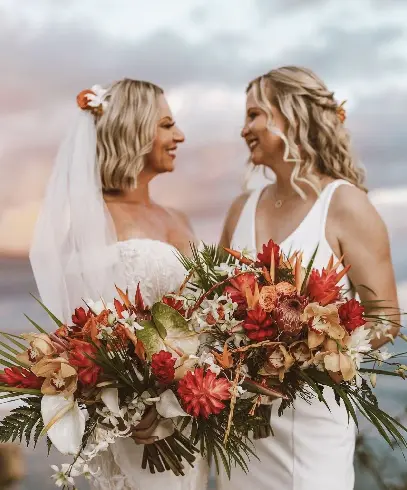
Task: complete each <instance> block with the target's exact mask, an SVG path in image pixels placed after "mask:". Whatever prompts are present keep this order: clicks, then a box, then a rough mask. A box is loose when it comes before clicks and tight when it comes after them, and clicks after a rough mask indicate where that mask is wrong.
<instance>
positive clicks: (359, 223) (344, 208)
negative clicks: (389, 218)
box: [329, 185, 387, 239]
mask: <svg viewBox="0 0 407 490" xmlns="http://www.w3.org/2000/svg"><path fill="white" fill-rule="evenodd" d="M329 213H330V218H331V220H332V222H333V223H334V225H335V228H336V230H337V231H338V238H339V239H341V238H342V239H343V238H344V237H345V236H349V234H351V235H353V236H354V237H355V238H359V239H363V237H366V238H369V239H370V238H373V237H376V238H379V239H380V238H384V239H385V238H386V237H387V229H386V225H385V224H384V221H383V219H382V218H381V216H380V214H379V213H378V212H377V210H376V208H375V207H374V205H373V204H372V202H371V201H370V199H369V196H368V195H367V194H366V192H364V191H362V190H361V189H358V188H357V187H355V186H350V185H341V186H340V187H338V188H337V189H336V191H335V193H334V195H333V197H332V202H331V205H330V208H329Z"/></svg>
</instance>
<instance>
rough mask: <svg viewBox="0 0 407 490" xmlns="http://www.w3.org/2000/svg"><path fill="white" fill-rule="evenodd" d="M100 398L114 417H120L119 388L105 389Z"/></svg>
mask: <svg viewBox="0 0 407 490" xmlns="http://www.w3.org/2000/svg"><path fill="white" fill-rule="evenodd" d="M100 397H101V399H102V401H103V403H104V404H105V405H106V407H107V408H108V409H109V410H110V412H111V413H112V414H113V415H118V416H120V407H119V390H118V389H117V388H104V389H103V390H102V392H101V394H100Z"/></svg>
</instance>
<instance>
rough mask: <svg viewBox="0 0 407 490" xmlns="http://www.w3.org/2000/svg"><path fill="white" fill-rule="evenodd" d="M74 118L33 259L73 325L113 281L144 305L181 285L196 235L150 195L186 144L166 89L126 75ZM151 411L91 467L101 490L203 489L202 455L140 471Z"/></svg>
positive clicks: (50, 298) (50, 299)
mask: <svg viewBox="0 0 407 490" xmlns="http://www.w3.org/2000/svg"><path fill="white" fill-rule="evenodd" d="M78 104H79V106H80V108H81V109H82V110H81V111H79V112H80V113H79V115H78V121H77V123H76V125H75V127H74V128H73V131H72V133H71V134H70V136H69V137H68V139H67V140H66V141H65V143H64V144H63V145H62V147H61V150H60V153H59V156H58V158H57V162H56V164H55V167H54V170H53V174H52V176H51V180H50V183H49V186H48V190H47V195H46V198H45V203H44V208H43V211H42V214H41V216H40V219H39V222H38V224H37V228H36V233H35V237H34V242H33V245H32V249H31V254H30V258H31V262H32V266H33V270H34V274H35V277H36V281H37V285H38V289H39V292H40V295H41V298H42V300H43V301H44V303H45V304H46V305H47V306H48V307H49V308H50V309H51V311H53V312H54V313H55V314H56V315H57V316H58V317H60V318H62V319H63V320H64V321H69V319H70V315H71V314H72V313H73V310H74V308H75V307H78V306H80V305H81V304H82V298H91V299H93V300H98V299H99V297H100V296H102V297H104V299H105V300H107V301H111V300H112V299H113V297H114V293H115V291H114V285H115V284H117V285H118V286H119V287H121V288H122V289H126V288H128V290H129V294H130V297H134V294H135V292H136V288H137V285H138V283H140V288H141V293H142V296H143V299H144V301H145V303H147V304H149V305H151V304H153V303H154V302H155V301H156V300H158V299H159V298H160V297H161V296H162V295H163V294H165V293H169V292H173V291H176V290H177V288H178V287H179V286H180V285H181V283H182V281H183V279H184V277H185V270H184V268H183V267H182V265H181V263H180V262H179V260H178V258H177V256H176V254H177V252H178V251H181V252H183V253H188V252H189V251H190V242H194V241H195V237H194V234H193V232H192V230H191V228H190V226H189V223H188V221H187V219H186V217H185V216H184V215H183V214H182V213H179V212H178V211H175V210H173V209H169V208H165V207H163V206H160V205H158V204H156V203H155V202H153V201H152V199H151V197H150V190H149V183H150V182H151V180H152V179H153V178H154V177H156V176H157V175H159V174H162V173H165V172H172V171H173V170H174V161H175V157H176V151H177V146H178V145H179V144H180V143H182V142H183V141H184V135H183V133H182V132H181V131H180V130H179V129H178V128H177V126H176V124H175V121H174V119H173V117H172V114H171V110H170V108H169V106H168V103H167V101H166V99H165V96H164V94H163V91H162V89H160V88H159V87H157V86H156V85H154V84H152V83H149V82H143V81H137V80H129V79H125V80H121V81H119V82H116V83H114V84H113V85H112V86H110V87H109V88H108V89H107V90H105V89H102V88H101V87H99V86H95V87H93V88H92V90H88V91H83V92H81V93H80V94H79V96H78ZM150 417H151V412H150V414H149V415H148V416H147V417H146V419H147V418H148V419H149V423H146V419H145V420H143V421H142V422H143V430H139V429H138V428H137V427H136V428H135V431H134V433H133V435H134V439H132V438H127V439H119V440H117V441H116V442H115V443H114V444H112V445H110V447H109V449H108V450H107V451H104V452H101V453H100V454H99V456H97V458H96V459H95V460H93V461H92V464H91V467H92V470H93V471H95V470H96V469H99V476H98V478H97V480H96V482H94V483H93V485H94V488H100V489H102V490H113V489H114V490H118V489H122V490H154V489H156V490H159V489H162V488H166V489H167V490H204V489H205V488H206V482H207V465H206V461H205V460H203V459H202V458H200V457H198V458H197V460H196V462H195V466H194V468H193V469H192V468H190V467H188V468H186V471H185V473H186V474H185V476H180V477H176V476H175V475H174V474H172V473H171V472H165V473H160V474H150V472H149V470H148V469H146V470H142V469H141V461H142V454H143V445H142V444H143V443H144V444H145V443H151V442H153V441H154V438H153V437H151V436H152V432H153V430H154V428H155V424H154V422H155V420H154V418H151V419H150Z"/></svg>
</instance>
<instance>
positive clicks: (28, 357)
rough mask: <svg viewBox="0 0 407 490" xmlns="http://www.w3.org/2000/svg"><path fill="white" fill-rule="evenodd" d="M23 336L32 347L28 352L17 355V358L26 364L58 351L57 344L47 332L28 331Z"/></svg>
mask: <svg viewBox="0 0 407 490" xmlns="http://www.w3.org/2000/svg"><path fill="white" fill-rule="evenodd" d="M22 337H23V338H24V340H26V341H27V342H28V343H29V344H30V347H29V348H28V350H27V351H26V352H23V353H22V354H18V355H17V356H16V357H17V359H18V360H19V361H21V362H23V363H24V364H27V365H30V364H34V363H36V362H38V361H40V360H41V359H42V358H43V357H46V356H51V355H53V354H56V353H57V349H56V347H55V345H54V344H53V342H52V340H51V339H50V338H49V336H48V335H47V334H45V333H28V334H24V335H22Z"/></svg>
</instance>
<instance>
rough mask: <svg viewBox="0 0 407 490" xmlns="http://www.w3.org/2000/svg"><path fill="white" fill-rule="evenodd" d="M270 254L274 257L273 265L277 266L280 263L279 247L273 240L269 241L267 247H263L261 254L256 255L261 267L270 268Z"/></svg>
mask: <svg viewBox="0 0 407 490" xmlns="http://www.w3.org/2000/svg"><path fill="white" fill-rule="evenodd" d="M272 253H273V255H274V264H275V265H276V266H278V264H279V262H280V247H279V246H278V245H277V243H275V242H273V240H269V242H268V243H267V245H263V252H260V253H259V254H258V255H257V260H258V261H260V262H261V263H262V264H263V265H265V266H267V267H270V265H271V254H272Z"/></svg>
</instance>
